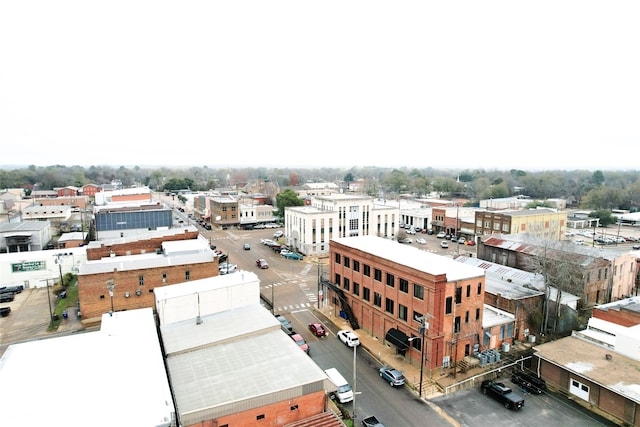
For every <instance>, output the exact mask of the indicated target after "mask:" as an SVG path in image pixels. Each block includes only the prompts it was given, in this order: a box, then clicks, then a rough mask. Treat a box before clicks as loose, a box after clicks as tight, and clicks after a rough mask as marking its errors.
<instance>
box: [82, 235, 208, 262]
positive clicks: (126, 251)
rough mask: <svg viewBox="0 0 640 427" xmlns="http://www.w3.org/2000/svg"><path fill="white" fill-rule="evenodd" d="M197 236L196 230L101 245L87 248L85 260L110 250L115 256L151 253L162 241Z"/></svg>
mask: <svg viewBox="0 0 640 427" xmlns="http://www.w3.org/2000/svg"><path fill="white" fill-rule="evenodd" d="M197 238H198V231H187V230H185V232H184V233H183V234H177V235H175V236H162V237H157V238H153V239H146V240H138V241H135V242H126V243H121V244H113V245H102V246H101V247H99V248H87V260H88V261H92V260H99V259H102V258H106V257H109V256H110V254H111V252H113V253H114V254H115V255H116V256H123V255H138V254H143V253H153V252H155V251H156V249H161V248H162V242H171V241H178V240H191V239H197Z"/></svg>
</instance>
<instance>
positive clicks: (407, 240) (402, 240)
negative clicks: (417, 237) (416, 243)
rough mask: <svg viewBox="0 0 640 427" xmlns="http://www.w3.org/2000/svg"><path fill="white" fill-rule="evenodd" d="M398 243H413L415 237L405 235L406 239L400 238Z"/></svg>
mask: <svg viewBox="0 0 640 427" xmlns="http://www.w3.org/2000/svg"><path fill="white" fill-rule="evenodd" d="M398 243H413V239H411V238H409V237H405V238H404V239H400V240H398Z"/></svg>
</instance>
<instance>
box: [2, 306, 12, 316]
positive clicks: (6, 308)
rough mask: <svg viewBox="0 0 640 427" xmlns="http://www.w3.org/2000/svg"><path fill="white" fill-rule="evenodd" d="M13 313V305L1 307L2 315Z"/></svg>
mask: <svg viewBox="0 0 640 427" xmlns="http://www.w3.org/2000/svg"><path fill="white" fill-rule="evenodd" d="M9 313H11V307H0V317H7V316H8V315H9Z"/></svg>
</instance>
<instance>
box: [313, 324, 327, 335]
mask: <svg viewBox="0 0 640 427" xmlns="http://www.w3.org/2000/svg"><path fill="white" fill-rule="evenodd" d="M309 330H310V331H311V333H312V334H313V335H315V336H316V337H324V336H326V335H327V331H326V330H325V329H324V326H322V323H318V322H314V323H309Z"/></svg>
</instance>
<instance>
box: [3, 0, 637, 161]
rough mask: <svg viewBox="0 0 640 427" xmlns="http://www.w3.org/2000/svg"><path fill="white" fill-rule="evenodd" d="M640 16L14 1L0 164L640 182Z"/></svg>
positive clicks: (564, 10) (9, 11)
mask: <svg viewBox="0 0 640 427" xmlns="http://www.w3.org/2000/svg"><path fill="white" fill-rule="evenodd" d="M638 22H640V2H637V1H616V2H602V1H598V2H595V1H588V0H586V1H557V0H556V1H536V2H520V1H489V2H479V1H455V2H435V1H433V2H431V1H425V0H421V1H400V2H397V1H384V2H383V1H376V0H371V1H344V0H343V1H322V2H319V1H314V2H309V1H300V0H296V1H286V0H285V1H265V0H262V1H226V2H222V1H189V2H175V1H174V2H168V1H138V0H125V1H121V0H115V1H108V2H98V1H90V0H82V1H68V0H60V1H58V0H57V1H49V0H47V1H38V0H35V1H28V2H27V1H3V2H1V3H0V144H1V147H2V148H0V167H2V166H4V165H36V166H48V165H54V164H59V165H69V166H71V165H81V166H90V165H112V166H135V165H138V166H205V165H207V166H214V167H215V166H221V167H235V166H251V167H271V166H280V167H281V166H287V167H296V166H298V167H323V168H324V167H347V168H350V167H366V166H379V167H402V166H405V167H410V168H413V167H417V168H423V167H433V168H473V169H475V168H484V169H505V170H509V169H514V168H515V169H523V170H552V169H561V170H573V169H587V170H616V169H620V170H637V169H638V166H639V165H638V163H639V158H640V157H639V154H640V125H639V124H640V25H638Z"/></svg>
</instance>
